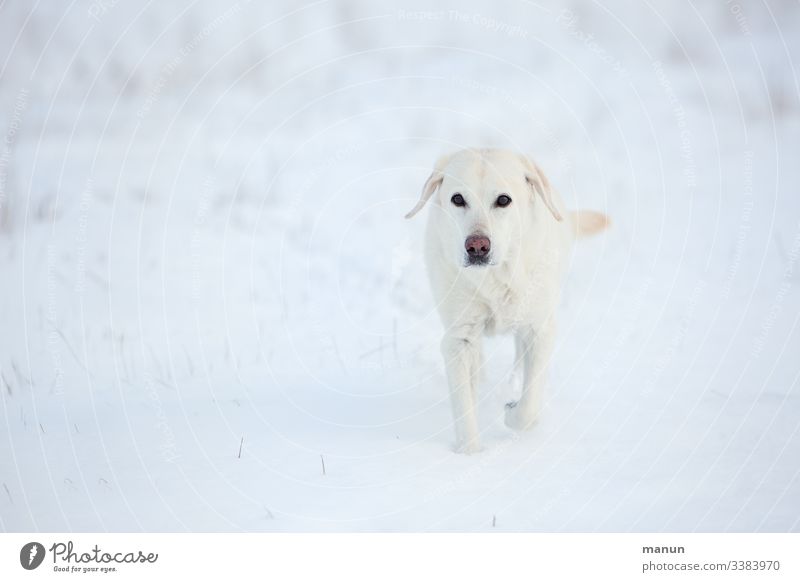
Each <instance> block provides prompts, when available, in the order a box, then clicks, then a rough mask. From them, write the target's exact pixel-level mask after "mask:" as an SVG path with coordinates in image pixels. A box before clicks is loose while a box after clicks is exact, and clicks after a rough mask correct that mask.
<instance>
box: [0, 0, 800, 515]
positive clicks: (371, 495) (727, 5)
mask: <svg viewBox="0 0 800 582" xmlns="http://www.w3.org/2000/svg"><path fill="white" fill-rule="evenodd" d="M419 11H422V12H419ZM565 11H566V12H565ZM798 27H800V9H798V5H797V3H796V2H769V3H762V2H755V3H749V2H748V3H741V4H737V3H736V2H709V1H704V2H695V3H688V2H682V1H681V2H675V3H670V4H669V5H668V6H666V5H663V4H662V3H647V2H645V3H639V2H636V3H631V2H622V1H610V2H603V3H590V2H585V3H577V2H574V3H568V4H560V3H545V4H541V5H540V4H535V3H530V2H524V1H521V0H508V1H505V0H504V1H497V2H491V3H480V2H442V3H437V5H436V6H433V7H432V6H431V4H430V3H429V2H420V3H417V4H411V5H400V4H395V3H389V2H366V1H364V2H349V1H348V2H324V1H321V2H315V3H309V4H303V5H300V4H297V3H294V2H288V1H287V2H268V3H255V2H254V3H245V2H239V3H224V2H219V3H215V2H176V3H174V2H170V3H141V2H130V1H127V0H119V1H118V2H113V1H111V0H109V1H106V2H95V3H91V2H72V3H55V4H54V3H42V4H38V3H31V2H27V1H22V0H19V1H8V2H5V3H3V4H2V6H0V132H2V133H0V140H2V142H0V148H2V149H0V393H2V397H1V398H0V403H1V404H0V435H2V436H0V529H3V530H7V531H30V530H45V531H105V530H110V531H220V530H224V531H227V530H234V531H238V530H258V531H292V530H303V531H309V530H311V531H364V530H367V531H386V530H392V531H394V530H412V531H420V530H444V531H452V530H456V531H462V530H469V531H487V530H501V531H518V530H523V531H683V530H689V531H693V530H697V531H796V530H797V529H798V527H800V522H799V521H798V520H799V519H800V478H798V472H799V471H800V464H798V459H800V435H799V434H798V427H800V390H799V389H798V371H799V368H798V354H800V332H798V329H797V318H798V314H800V290H798V283H800V265H798V257H799V256H800V212H799V211H800V201H798V184H800V164H798V159H800V158H799V157H798V156H799V154H800V147H798V146H799V145H800V144H798V139H797V138H798V135H799V134H800V133H799V130H800V105H799V101H798V79H797V74H796V70H795V67H796V65H797V58H798V55H799V54H800V46H799V44H798V43H800V37H798V35H797V30H798ZM469 145H478V146H504V147H510V148H513V149H517V150H523V151H528V152H530V153H532V155H533V156H534V157H535V158H536V159H537V160H538V161H539V163H540V164H541V165H542V166H543V168H544V169H545V171H546V172H547V174H548V175H549V176H550V178H551V181H552V182H553V184H554V185H555V186H556V187H557V188H558V189H559V190H560V191H561V192H562V194H563V196H564V197H565V199H566V200H567V201H568V204H569V206H571V207H573V208H577V207H582V208H594V209H598V210H602V211H604V212H606V213H608V214H609V215H610V216H611V217H612V220H613V222H614V225H613V228H612V229H611V230H610V231H609V232H608V233H607V234H605V235H603V236H602V237H598V238H596V239H591V240H587V241H582V242H581V244H580V245H579V246H578V248H577V249H576V254H575V257H574V260H573V262H572V265H571V268H570V273H569V276H568V278H567V281H566V283H565V289H564V297H563V301H562V309H561V312H560V328H561V333H560V336H559V345H558V348H557V352H556V356H555V361H554V365H553V369H552V373H551V382H550V387H549V389H548V392H547V397H546V398H547V402H546V409H545V412H544V415H543V418H542V420H541V422H540V424H539V426H538V427H537V428H536V429H535V430H534V431H532V432H530V433H527V434H524V435H515V434H513V433H511V432H510V431H508V430H507V429H506V428H505V427H504V426H503V424H502V410H503V404H504V403H505V402H506V401H508V400H511V399H512V398H513V393H512V390H511V387H510V383H509V380H508V377H507V371H508V369H509V367H510V363H511V346H510V345H509V342H504V341H501V340H494V341H492V342H490V343H489V344H488V350H487V355H488V356H489V357H488V361H487V370H486V377H485V380H484V382H483V385H482V386H481V418H480V423H481V427H482V432H483V435H482V438H483V442H484V444H485V451H484V452H483V453H481V454H479V455H476V456H472V457H466V456H458V455H455V454H453V453H452V451H451V444H452V434H451V433H452V427H451V425H450V422H451V420H450V412H449V406H448V403H447V391H446V386H445V380H444V375H443V370H442V365H441V361H440V357H439V354H438V341H439V335H440V333H441V327H440V324H439V322H438V319H437V316H436V314H435V311H434V305H433V301H432V298H431V297H430V294H429V291H428V288H427V283H426V279H425V273H424V268H423V265H422V261H421V260H420V259H421V256H420V238H421V232H422V228H423V224H424V216H420V217H418V218H417V219H416V220H414V221H410V222H409V221H403V220H402V216H403V214H404V213H405V212H406V211H407V210H408V209H409V208H410V207H411V206H413V204H414V202H415V200H416V197H417V195H418V192H419V189H420V187H421V185H422V183H423V181H424V180H425V178H426V177H427V175H428V172H429V169H430V167H431V165H432V164H433V162H434V160H435V158H436V156H437V155H438V154H440V153H442V152H446V151H450V150H452V149H454V148H458V147H462V146H469ZM240 448H241V455H240ZM323 462H324V466H325V470H324V473H323V466H322V465H323Z"/></svg>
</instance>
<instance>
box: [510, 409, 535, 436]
mask: <svg viewBox="0 0 800 582" xmlns="http://www.w3.org/2000/svg"><path fill="white" fill-rule="evenodd" d="M518 404H519V402H509V403H508V404H506V426H507V427H508V428H511V429H514V430H528V429H530V428H531V427H533V425H534V424H536V419H537V417H538V414H536V413H535V412H534V413H533V414H531V413H530V412H528V411H526V410H523V409H522V408H521V407H520V406H518Z"/></svg>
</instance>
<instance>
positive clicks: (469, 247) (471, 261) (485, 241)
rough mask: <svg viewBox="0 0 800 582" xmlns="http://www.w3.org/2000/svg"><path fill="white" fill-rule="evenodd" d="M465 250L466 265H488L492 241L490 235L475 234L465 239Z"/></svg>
mask: <svg viewBox="0 0 800 582" xmlns="http://www.w3.org/2000/svg"><path fill="white" fill-rule="evenodd" d="M464 250H465V251H466V252H467V254H466V257H465V260H464V263H465V265H466V266H471V265H488V264H489V253H490V252H491V250H492V242H491V241H490V240H489V237H488V236H484V235H482V234H473V235H470V236H468V237H467V240H466V241H464Z"/></svg>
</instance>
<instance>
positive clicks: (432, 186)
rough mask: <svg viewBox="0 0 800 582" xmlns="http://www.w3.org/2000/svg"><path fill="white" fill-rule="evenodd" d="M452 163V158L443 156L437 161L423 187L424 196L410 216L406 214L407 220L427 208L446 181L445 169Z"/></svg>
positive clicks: (420, 198)
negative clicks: (427, 203) (432, 197)
mask: <svg viewBox="0 0 800 582" xmlns="http://www.w3.org/2000/svg"><path fill="white" fill-rule="evenodd" d="M448 161H450V156H449V155H448V156H442V157H441V158H439V159H438V160H436V165H435V166H434V168H433V172H431V175H430V176H428V179H427V180H425V185H424V186H423V187H422V194H420V196H419V201H417V204H416V206H414V208H412V209H411V210H410V211H409V212H408V214H406V218H411V217H413V216H414V215H415V214H416V213H417V212H419V211H420V210H422V207H423V206H425V203H426V202H428V200H430V197H431V196H433V193H434V192H436V190H437V189H438V188H439V186H441V185H442V182H443V181H444V167H445V166H446V165H447V162H448Z"/></svg>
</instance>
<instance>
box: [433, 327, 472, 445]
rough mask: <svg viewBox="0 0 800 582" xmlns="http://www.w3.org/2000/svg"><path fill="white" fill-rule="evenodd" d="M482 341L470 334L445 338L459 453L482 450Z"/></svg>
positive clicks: (443, 347)
mask: <svg viewBox="0 0 800 582" xmlns="http://www.w3.org/2000/svg"><path fill="white" fill-rule="evenodd" d="M478 341H479V338H478V336H476V335H472V334H470V335H469V336H467V337H464V335H453V334H447V335H445V337H444V338H443V339H442V356H444V361H445V368H446V369H447V382H448V384H449V387H450V403H451V404H452V407H453V423H454V425H455V429H456V451H457V452H459V453H475V452H478V451H479V450H480V440H479V438H478V419H477V415H476V413H475V398H476V394H475V393H476V387H475V386H474V385H473V384H474V383H475V382H476V381H477V377H478V367H479V366H480V346H479V345H478Z"/></svg>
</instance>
